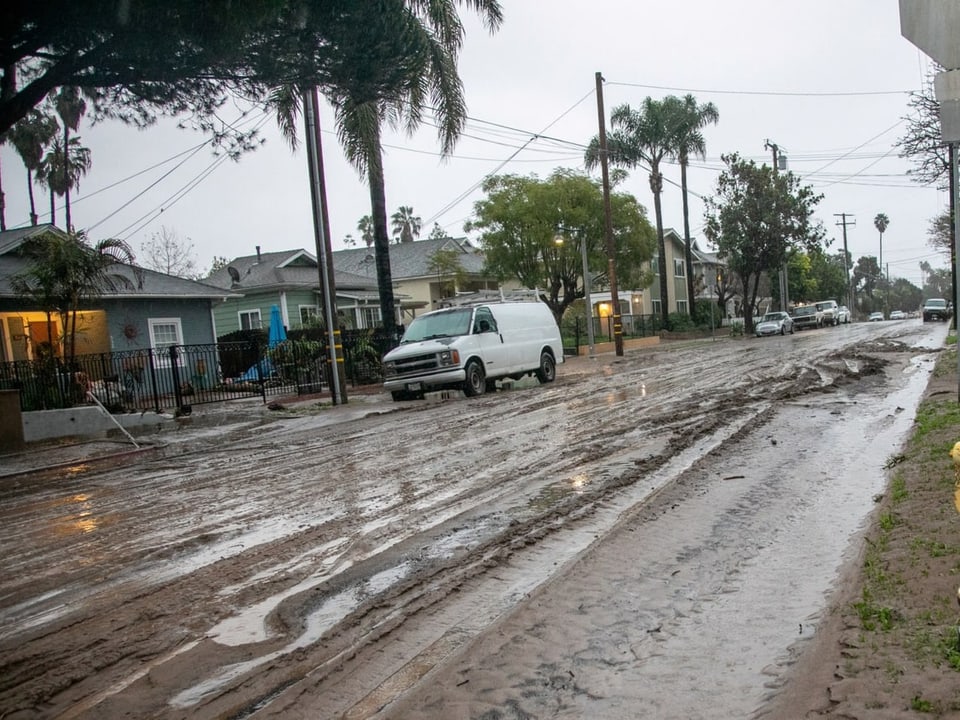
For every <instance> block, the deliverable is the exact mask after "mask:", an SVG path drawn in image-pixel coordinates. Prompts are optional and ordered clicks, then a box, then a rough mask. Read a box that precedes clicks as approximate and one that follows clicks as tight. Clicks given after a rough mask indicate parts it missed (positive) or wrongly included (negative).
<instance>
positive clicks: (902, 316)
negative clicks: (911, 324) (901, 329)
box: [890, 310, 907, 320]
mask: <svg viewBox="0 0 960 720" xmlns="http://www.w3.org/2000/svg"><path fill="white" fill-rule="evenodd" d="M890 319H891V320H906V319H907V314H906V313H905V312H904V311H903V310H891V311H890Z"/></svg>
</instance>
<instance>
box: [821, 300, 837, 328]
mask: <svg viewBox="0 0 960 720" xmlns="http://www.w3.org/2000/svg"><path fill="white" fill-rule="evenodd" d="M816 306H817V310H819V311H820V324H821V325H839V324H840V318H838V317H837V311H838V310H839V307H838V305H837V301H836V300H821V301H820V302H818V303H816Z"/></svg>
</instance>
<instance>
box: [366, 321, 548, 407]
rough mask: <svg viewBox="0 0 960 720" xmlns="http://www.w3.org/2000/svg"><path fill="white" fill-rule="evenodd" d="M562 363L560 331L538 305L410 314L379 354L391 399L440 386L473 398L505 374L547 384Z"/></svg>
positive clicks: (492, 388) (403, 397) (413, 396)
mask: <svg viewBox="0 0 960 720" xmlns="http://www.w3.org/2000/svg"><path fill="white" fill-rule="evenodd" d="M562 362H563V342H562V340H561V339H560V330H559V328H557V323H556V321H555V320H554V319H553V313H551V312H550V308H549V307H547V306H546V305H545V304H544V303H541V302H503V303H485V304H483V305H477V306H462V307H452V308H445V309H443V310H436V311H434V312H429V313H425V314H424V315H420V316H419V317H418V318H416V319H415V320H414V321H413V322H411V323H410V326H409V327H408V328H407V330H406V332H404V334H403V338H401V340H400V346H399V347H396V348H394V349H393V350H391V351H390V352H388V353H387V354H386V355H385V356H384V357H383V374H384V382H383V388H384V390H387V391H389V392H390V394H391V396H392V397H393V399H394V400H408V399H413V398H422V397H423V394H424V393H425V392H428V391H430V390H440V389H445V388H449V389H460V390H463V392H464V394H465V395H467V396H468V397H473V396H475V395H482V394H483V393H484V392H486V391H487V390H494V389H496V381H497V380H503V379H506V378H511V379H513V380H519V379H520V378H522V377H523V376H524V375H536V377H537V379H538V380H539V381H540V382H542V383H547V382H552V381H553V379H554V378H555V377H556V374H557V368H556V366H557V363H562Z"/></svg>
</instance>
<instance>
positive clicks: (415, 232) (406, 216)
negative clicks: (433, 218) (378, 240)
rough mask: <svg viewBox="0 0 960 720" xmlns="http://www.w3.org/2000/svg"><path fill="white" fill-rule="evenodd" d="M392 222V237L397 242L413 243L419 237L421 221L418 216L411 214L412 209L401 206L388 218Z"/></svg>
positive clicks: (407, 206)
mask: <svg viewBox="0 0 960 720" xmlns="http://www.w3.org/2000/svg"><path fill="white" fill-rule="evenodd" d="M390 220H391V221H392V222H393V236H394V237H395V238H397V241H398V242H404V243H408V242H413V241H414V240H416V239H417V238H418V237H420V228H421V225H422V223H423V221H422V220H421V219H420V217H419V216H417V215H414V214H413V208H412V207H410V206H409V205H401V206H400V207H399V208H398V209H397V211H396V212H395V213H394V214H393V215H391V216H390Z"/></svg>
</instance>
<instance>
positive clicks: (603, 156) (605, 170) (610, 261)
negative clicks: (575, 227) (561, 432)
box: [596, 72, 663, 355]
mask: <svg viewBox="0 0 960 720" xmlns="http://www.w3.org/2000/svg"><path fill="white" fill-rule="evenodd" d="M596 78H597V117H598V119H599V122H600V171H601V174H602V177H603V234H604V239H605V241H606V248H607V276H608V277H609V278H610V304H611V305H613V346H614V349H615V350H616V353H617V355H623V319H622V318H621V317H620V296H619V295H618V294H617V271H616V268H615V267H614V258H616V256H617V246H616V245H615V244H614V240H613V215H612V213H611V211H610V171H609V167H608V162H607V127H606V121H605V120H604V115H603V75H601V74H600V73H599V72H598V73H597V75H596ZM662 280H663V279H662V278H661V281H662Z"/></svg>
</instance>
